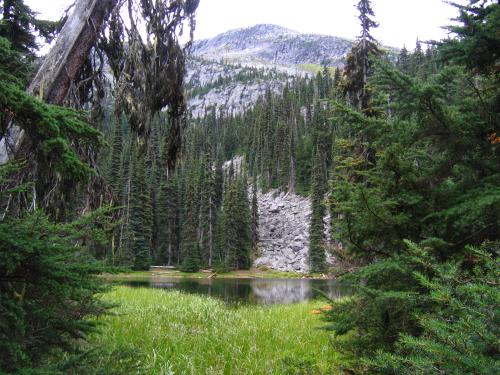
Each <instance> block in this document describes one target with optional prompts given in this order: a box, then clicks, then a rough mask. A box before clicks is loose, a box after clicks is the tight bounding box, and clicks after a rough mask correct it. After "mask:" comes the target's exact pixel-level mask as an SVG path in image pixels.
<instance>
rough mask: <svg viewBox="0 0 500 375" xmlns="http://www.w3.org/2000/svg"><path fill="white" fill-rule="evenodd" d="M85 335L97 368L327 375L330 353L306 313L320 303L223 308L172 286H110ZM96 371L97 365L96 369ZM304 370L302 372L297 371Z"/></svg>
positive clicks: (315, 317) (315, 319) (313, 319)
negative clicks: (104, 307)
mask: <svg viewBox="0 0 500 375" xmlns="http://www.w3.org/2000/svg"><path fill="white" fill-rule="evenodd" d="M104 299H105V300H107V301H110V302H114V303H118V304H119V307H117V308H116V309H115V310H114V315H112V316H108V317H105V318H102V319H101V320H102V322H103V323H104V325H103V327H102V328H101V332H100V334H95V335H93V336H92V337H91V344H92V345H95V346H97V348H98V350H99V360H98V361H99V363H97V365H96V366H97V367H98V368H99V369H106V371H102V370H101V371H102V372H99V373H108V374H115V373H116V374H120V373H133V374H195V375H198V374H200V375H201V374H301V373H302V374H326V373H331V372H332V371H333V370H334V368H335V360H336V355H335V353H334V351H333V348H332V346H331V344H330V342H329V335H328V333H327V332H325V331H322V330H320V329H319V328H320V327H321V326H322V325H323V324H324V323H322V322H321V320H320V318H319V317H318V315H313V314H311V310H312V309H314V308H318V307H320V306H322V305H324V303H323V304H322V303H321V302H315V303H301V304H295V305H274V306H238V307H228V306H226V305H224V303H223V302H222V301H219V300H216V299H213V298H210V297H205V296H196V295H188V294H182V293H180V292H176V291H163V290H156V289H144V288H129V287H124V286H117V287H114V288H113V290H112V291H111V292H109V293H107V294H106V295H105V296H104ZM96 371H97V370H96ZM301 371H302V372H301Z"/></svg>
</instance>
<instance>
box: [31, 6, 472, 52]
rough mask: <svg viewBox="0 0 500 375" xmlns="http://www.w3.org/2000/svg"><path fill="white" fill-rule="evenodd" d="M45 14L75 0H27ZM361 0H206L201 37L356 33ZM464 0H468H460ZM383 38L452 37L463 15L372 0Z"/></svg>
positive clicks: (56, 13)
mask: <svg viewBox="0 0 500 375" xmlns="http://www.w3.org/2000/svg"><path fill="white" fill-rule="evenodd" d="M25 1H26V3H27V4H29V5H30V6H31V8H32V9H33V10H36V11H38V12H39V13H40V14H41V16H42V17H45V18H49V19H58V18H59V17H60V15H61V14H62V13H63V10H64V9H65V8H66V7H67V6H68V5H69V4H71V3H72V2H73V0H25ZM357 2H358V0H200V6H199V8H198V11H197V28H196V33H195V39H205V38H210V37H213V36H216V35H217V34H219V33H222V32H224V31H227V30H230V29H235V28H240V27H246V26H252V25H255V24H258V23H272V24H276V25H280V26H284V27H287V28H290V29H293V30H296V31H300V32H306V33H318V34H328V35H335V36H341V37H345V38H350V39H354V38H356V36H357V35H358V34H359V23H358V20H357V18H356V17H357V11H356V9H355V4H356V3H357ZM458 2H462V3H463V1H458ZM372 4H373V8H374V11H375V15H376V19H377V21H378V22H379V23H380V27H379V28H378V29H376V30H375V31H374V32H373V34H374V36H375V37H376V38H377V39H378V40H379V41H381V42H382V43H383V44H385V45H388V46H393V47H402V46H403V45H406V46H407V47H408V48H409V49H412V48H413V47H414V45H415V41H416V39H417V38H419V39H420V40H423V41H425V40H430V39H441V38H443V37H446V31H445V30H443V29H441V27H442V26H444V25H448V24H450V21H449V20H450V18H453V17H455V16H456V15H457V11H456V9H455V8H453V7H452V6H451V5H449V4H447V3H445V2H444V1H442V0H372Z"/></svg>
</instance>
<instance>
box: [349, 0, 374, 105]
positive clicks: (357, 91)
mask: <svg viewBox="0 0 500 375" xmlns="http://www.w3.org/2000/svg"><path fill="white" fill-rule="evenodd" d="M357 9H358V12H359V16H358V18H359V21H360V24H361V35H360V36H359V38H358V42H357V44H356V45H355V46H354V47H353V49H352V51H351V52H350V54H349V56H348V57H347V62H346V66H345V68H344V69H345V75H346V78H347V80H346V82H345V88H344V89H345V93H346V94H347V95H348V99H349V102H350V103H351V105H352V106H354V107H357V108H358V109H360V110H363V111H367V110H369V108H370V93H369V92H368V88H367V85H368V77H369V75H370V74H371V62H370V59H371V58H372V57H375V56H379V55H380V54H381V52H380V50H379V48H378V43H377V41H376V40H375V39H374V38H373V36H372V35H371V33H370V31H371V29H372V28H375V27H377V26H378V24H377V23H376V22H375V21H374V20H373V19H372V17H374V15H375V14H374V12H373V9H372V6H371V1H370V0H360V1H359V3H358V5H357Z"/></svg>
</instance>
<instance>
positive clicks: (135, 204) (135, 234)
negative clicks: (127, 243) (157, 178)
mask: <svg viewBox="0 0 500 375" xmlns="http://www.w3.org/2000/svg"><path fill="white" fill-rule="evenodd" d="M134 149H135V150H134ZM133 150H134V155H133V160H132V171H131V172H132V176H131V190H130V219H129V220H130V229H131V235H132V239H131V250H132V253H133V256H134V263H133V267H134V269H136V270H145V269H149V266H150V265H151V261H152V256H151V237H152V219H153V218H152V210H151V195H150V186H149V184H148V183H147V178H146V161H145V159H144V157H143V156H142V155H141V154H140V152H139V148H138V147H137V146H136V147H134V148H133Z"/></svg>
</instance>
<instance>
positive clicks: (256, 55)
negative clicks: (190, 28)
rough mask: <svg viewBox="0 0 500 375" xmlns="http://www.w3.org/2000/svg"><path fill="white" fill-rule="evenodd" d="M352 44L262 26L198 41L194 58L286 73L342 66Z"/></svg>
mask: <svg viewBox="0 0 500 375" xmlns="http://www.w3.org/2000/svg"><path fill="white" fill-rule="evenodd" d="M352 45H353V41H351V40H347V39H343V38H338V37H335V36H328V35H316V34H302V33H299V32H297V31H293V30H289V29H286V28H284V27H281V26H277V25H269V24H262V25H256V26H253V27H249V28H243V29H236V30H231V31H228V32H226V33H223V34H220V35H218V36H216V37H215V38H212V39H208V40H200V41H196V42H194V44H193V48H192V52H193V55H195V56H198V57H203V58H204V59H207V60H216V61H220V60H221V59H223V60H225V61H227V62H230V63H233V64H234V63H240V64H248V65H250V66H259V64H261V65H262V66H271V67H277V68H278V69H282V70H285V71H287V72H293V71H295V69H297V70H300V67H301V65H305V64H316V65H322V64H326V65H328V66H339V67H340V66H343V64H344V62H345V57H346V56H347V53H348V52H349V50H350V49H351V47H352Z"/></svg>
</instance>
